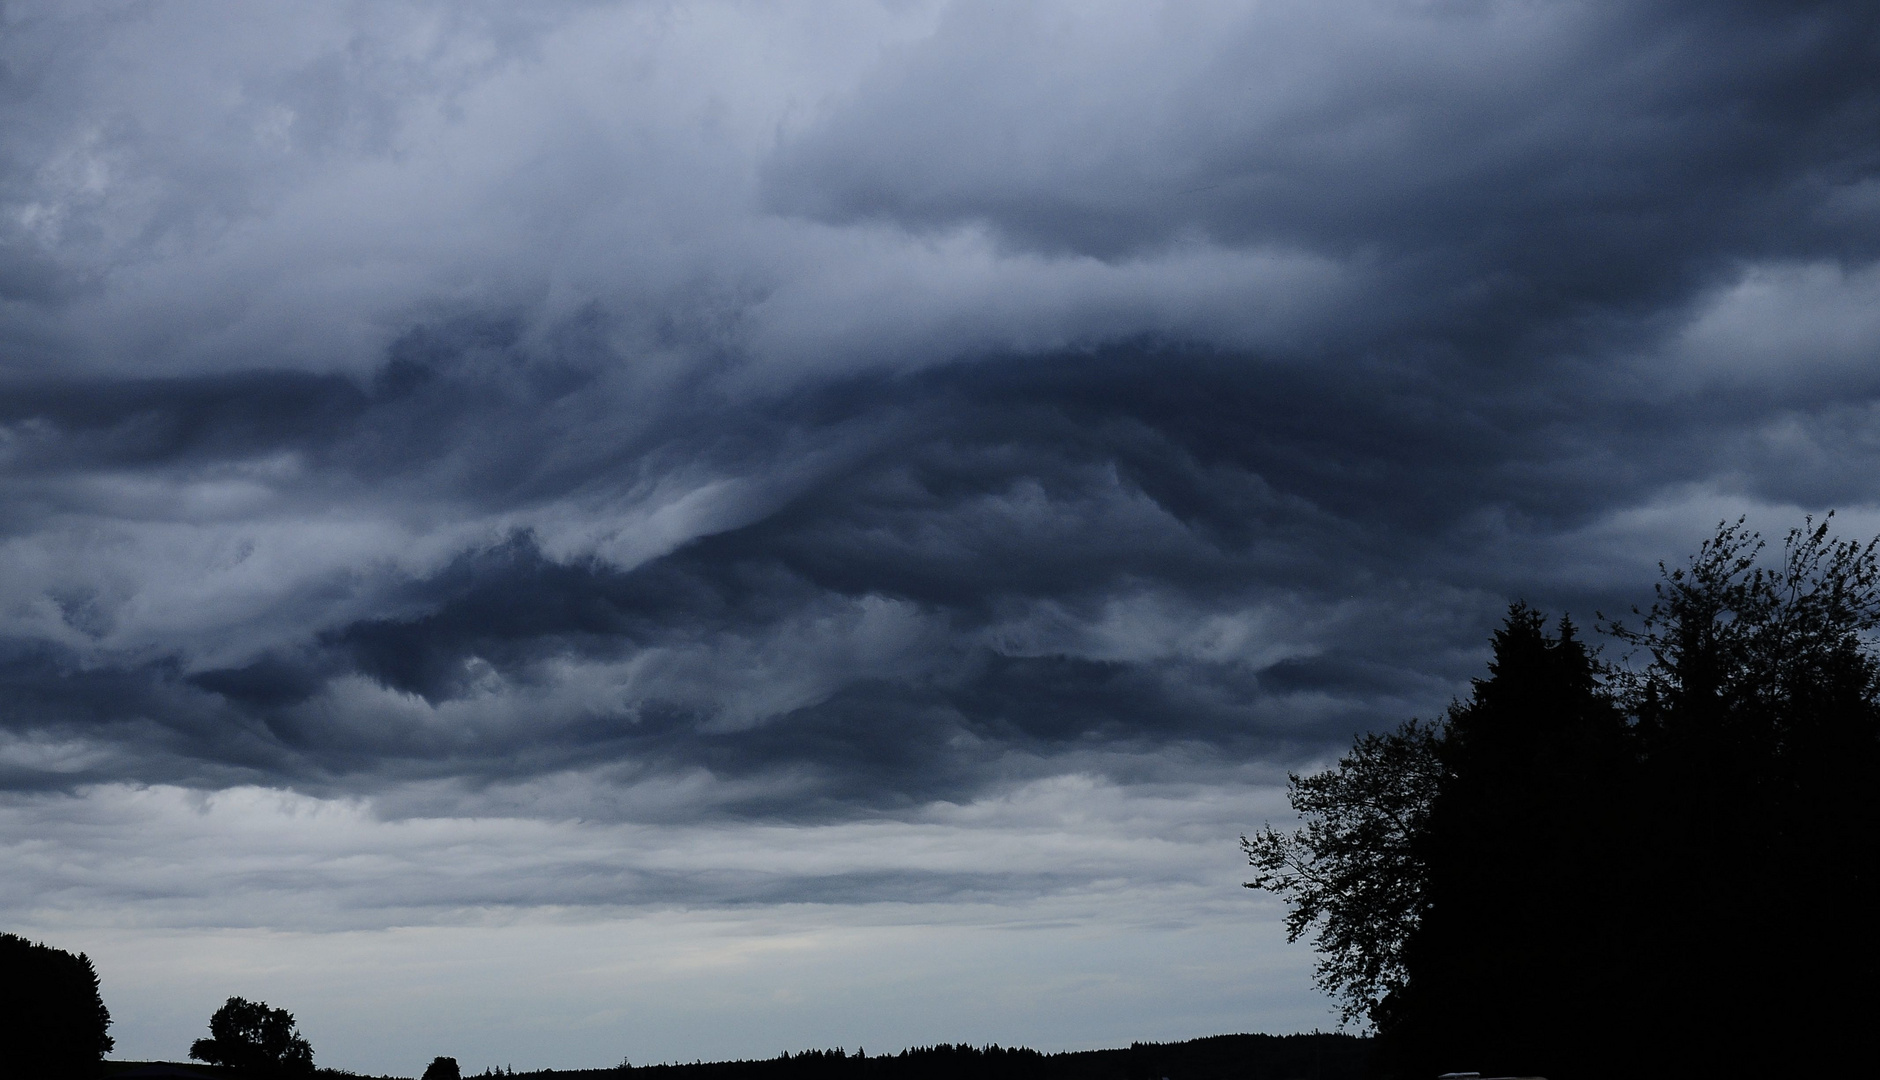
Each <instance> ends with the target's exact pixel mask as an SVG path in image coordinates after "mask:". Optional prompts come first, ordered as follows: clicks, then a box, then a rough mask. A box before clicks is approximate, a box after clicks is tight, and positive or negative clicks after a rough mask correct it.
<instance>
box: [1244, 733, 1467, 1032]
mask: <svg viewBox="0 0 1880 1080" xmlns="http://www.w3.org/2000/svg"><path fill="white" fill-rule="evenodd" d="M1438 738H1439V728H1438V727H1437V726H1435V725H1431V724H1425V723H1420V722H1419V721H1416V720H1412V721H1410V722H1409V723H1406V724H1404V725H1403V726H1401V727H1399V728H1398V729H1397V730H1396V731H1393V732H1391V733H1389V734H1386V735H1364V736H1361V737H1360V738H1359V739H1358V741H1357V745H1355V746H1353V747H1352V749H1351V753H1349V754H1347V755H1345V756H1344V757H1343V758H1341V759H1340V760H1339V762H1338V765H1337V766H1336V767H1335V768H1332V769H1328V770H1326V771H1324V772H1321V773H1315V774H1313V775H1311V776H1300V775H1298V774H1297V773H1293V774H1291V775H1289V776H1288V777H1287V787H1288V792H1287V794H1288V797H1289V798H1290V799H1291V801H1292V807H1293V809H1294V810H1296V811H1298V813H1299V815H1300V816H1301V817H1303V818H1304V819H1305V826H1304V828H1301V829H1299V830H1298V831H1296V832H1293V833H1289V834H1288V833H1280V832H1278V831H1277V830H1275V829H1274V828H1273V826H1271V825H1267V826H1266V827H1264V828H1263V829H1261V831H1260V832H1258V833H1256V834H1254V835H1253V836H1252V837H1246V836H1242V837H1241V838H1240V844H1241V847H1242V848H1243V849H1244V850H1245V851H1246V853H1247V860H1248V862H1249V863H1251V864H1252V865H1253V866H1254V868H1255V870H1256V871H1257V873H1256V874H1255V875H1254V879H1253V880H1252V881H1250V882H1248V883H1247V888H1249V889H1266V890H1269V891H1271V892H1276V893H1279V894H1281V895H1283V896H1285V897H1286V898H1287V899H1288V900H1289V901H1290V903H1291V910H1290V911H1289V912H1288V913H1287V915H1286V940H1288V941H1297V940H1299V938H1300V937H1302V936H1304V935H1305V934H1307V933H1308V932H1310V933H1312V934H1313V936H1314V941H1315V945H1316V948H1317V949H1318V951H1319V953H1320V954H1321V959H1320V960H1319V964H1318V973H1317V974H1318V982H1319V985H1320V986H1321V987H1323V988H1324V989H1325V991H1326V992H1327V993H1329V994H1331V995H1333V996H1334V997H1336V998H1338V999H1339V1001H1340V1007H1341V1010H1342V1017H1343V1019H1344V1020H1345V1021H1347V1022H1349V1021H1352V1020H1357V1019H1360V1018H1364V1019H1371V1018H1373V1014H1374V1013H1375V1012H1376V1010H1377V1008H1378V1007H1379V1005H1380V1003H1381V1002H1382V1001H1383V1000H1384V999H1385V998H1386V997H1387V996H1389V995H1390V994H1392V993H1395V992H1397V991H1399V990H1401V989H1402V988H1403V985H1404V968H1403V946H1404V941H1405V938H1406V937H1407V935H1408V933H1409V931H1410V929H1411V928H1412V927H1414V926H1416V925H1417V923H1418V921H1419V920H1420V918H1421V917H1422V912H1423V906H1424V893H1425V877H1426V875H1425V867H1424V864H1423V861H1422V859H1421V857H1420V855H1419V853H1418V852H1416V851H1415V850H1414V849H1413V846H1412V845H1413V841H1414V840H1415V838H1416V837H1417V836H1419V835H1420V834H1421V833H1422V831H1423V829H1424V823H1425V820H1426V819H1427V817H1428V815H1429V810H1430V802H1431V800H1432V799H1433V798H1434V797H1435V794H1436V786H1437V781H1438V778H1439V776H1440V771H1441V761H1440V758H1439V756H1438V753H1437V747H1438Z"/></svg>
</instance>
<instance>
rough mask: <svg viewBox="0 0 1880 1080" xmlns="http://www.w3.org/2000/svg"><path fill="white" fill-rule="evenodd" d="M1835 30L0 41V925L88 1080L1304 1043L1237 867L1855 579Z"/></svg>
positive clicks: (1854, 295) (873, 26)
mask: <svg viewBox="0 0 1880 1080" xmlns="http://www.w3.org/2000/svg"><path fill="white" fill-rule="evenodd" d="M1876 132H1880V7H1876V6H1875V5H1873V4H1871V3H1859V2H1824V3H1802V2H1790V3H1780V4H1777V3H1760V2H1748V0H1727V2H1717V3H1702V4H1699V3H1667V2H1643V0H1641V2H1635V3H1620V2H1613V3H1590V2H1588V3H1571V2H1563V0H1504V2H1492V0H1416V2H1412V0H1398V2H1385V0H1337V2H1325V0H1320V2H1310V3H1308V2H1305V0H1275V2H1257V3H1216V2H1209V0H1192V2H1180V3H1177V2H1168V3H1152V2H1137V3H1103V2H1091V0H1084V2H1079V3H1069V2H1064V3H1046V2H1019V0H1006V2H990V0H986V2H942V0H881V2H875V3H864V2H856V3H836V2H829V3H815V4H807V3H804V4H792V3H775V4H767V3H754V2H753V3H729V2H727V3H703V2H701V3H689V2H680V0H669V2H641V3H632V2H598V0H596V2H575V0H545V2H541V3H530V4H506V3H495V2H475V0H464V2H446V0H386V2H365V0H359V2H331V3H286V2H279V3H259V2H258V3H244V4H222V3H182V2H170V3H162V2H158V3H146V2H128V0H120V2H95V3H91V2H78V0H63V2H57V3H52V2H44V3H33V2H12V0H9V2H5V3H0V930H6V931H10V932H16V933H23V934H26V935H27V936H30V937H33V938H35V939H41V940H45V941H46V942H47V943H49V944H53V945H57V946H60V947H63V948H67V949H72V950H78V949H83V950H85V951H86V952H88V953H89V954H90V955H91V956H92V957H93V959H94V961H95V963H96V964H97V967H98V970H99V974H100V976H101V979H102V982H103V989H104V995H105V1001H106V1004H107V1005H108V1006H109V1007H110V1008H111V1010H112V1013H113V1016H114V1017H115V1019H116V1025H115V1027H114V1028H113V1034H114V1035H115V1036H116V1037H117V1039H118V1047H117V1051H116V1053H115V1055H114V1056H117V1057H122V1058H172V1059H178V1058H181V1057H182V1056H183V1055H184V1054H185V1053H186V1052H187V1049H188V1045H189V1043H190V1041H191V1040H193V1039H195V1038H197V1037H199V1036H200V1035H202V1034H204V1033H205V1031H206V1024H207V1020H208V1017H209V1014H210V1013H211V1012H212V1011H213V1010H214V1008H215V1007H216V1006H217V1005H218V1004H220V1003H221V1001H223V1000H224V999H225V998H227V997H229V996H231V995H240V996H244V997H248V998H251V999H262V1000H266V1001H268V1002H269V1003H270V1004H273V1005H277V1006H280V1007H284V1008H287V1009H290V1010H291V1011H293V1012H294V1013H295V1014H296V1016H297V1017H298V1018H299V1021H300V1025H301V1028H302V1030H303V1032H305V1033H306V1034H307V1035H308V1037H309V1038H310V1040H311V1041H312V1043H313V1046H314V1049H315V1054H316V1061H317V1062H318V1063H319V1064H321V1065H326V1066H334V1067H340V1068H346V1069H352V1070H355V1071H360V1072H371V1073H382V1072H383V1073H397V1074H404V1075H416V1074H417V1073H418V1072H419V1071H420V1070H421V1069H422V1068H423V1066H424V1064H425V1063H426V1062H428V1061H429V1060H430V1059H431V1058H432V1057H434V1056H437V1055H440V1054H443V1055H450V1056H455V1057H457V1058H458V1060H459V1061H460V1062H461V1063H462V1064H463V1066H464V1067H465V1069H466V1070H467V1071H472V1072H474V1071H481V1070H482V1069H483V1068H485V1067H487V1066H492V1065H513V1066H514V1067H516V1068H518V1069H523V1068H539V1067H548V1066H556V1067H593V1066H603V1065H610V1064H614V1063H617V1062H619V1061H620V1060H622V1059H623V1058H624V1059H626V1060H630V1061H634V1062H641V1063H644V1062H652V1061H662V1060H692V1059H695V1058H704V1059H713V1058H724V1057H734V1056H764V1057H768V1056H771V1055H774V1054H776V1053H778V1052H780V1051H784V1050H790V1051H796V1050H801V1049H805V1048H810V1047H833V1046H842V1047H845V1048H847V1049H848V1050H850V1051H851V1052H852V1051H853V1050H854V1049H855V1048H856V1047H857V1046H864V1047H866V1048H868V1049H869V1051H870V1052H871V1053H875V1052H882V1051H895V1050H899V1049H901V1048H903V1047H906V1046H909V1045H915V1044H930V1043H934V1042H973V1043H986V1042H1000V1043H1003V1044H1008V1045H1009V1044H1024V1045H1030V1046H1033V1047H1037V1048H1039V1049H1042V1050H1059V1049H1076V1048H1089V1047H1099V1046H1119V1045H1127V1044H1128V1043H1130V1042H1131V1041H1134V1040H1171V1039H1181V1038H1190V1037H1195V1036H1201V1035H1208V1034H1217V1033H1223V1032H1229V1031H1270V1032H1289V1031H1302V1030H1311V1029H1313V1028H1315V1027H1316V1028H1325V1029H1329V1028H1331V1027H1332V1026H1333V1024H1334V1022H1335V1019H1336V1013H1335V1010H1334V1008H1333V1007H1332V1004H1331V1002H1329V1001H1328V1000H1327V999H1326V998H1325V997H1324V996H1323V995H1321V994H1320V993H1319V992H1318V991H1317V990H1316V989H1315V988H1314V987H1313V985H1312V981H1311V968H1312V960H1313V957H1312V953H1311V951H1310V949H1309V947H1308V946H1307V945H1306V944H1304V943H1300V944H1296V945H1288V944H1287V943H1286V942H1285V940H1284V931H1283V927H1282V926H1281V923H1280V919H1281V917H1282V915H1283V909H1282V908H1281V907H1280V906H1279V905H1277V904H1276V903H1275V902H1273V901H1272V900H1271V899H1270V898H1266V897H1262V896H1258V895H1255V894H1253V893H1251V892H1249V891H1247V890H1244V889H1242V888H1240V887H1239V886H1240V882H1241V881H1242V880H1244V873H1243V871H1244V867H1243V865H1242V858H1241V855H1240V852H1239V849H1238V845H1237V839H1238V836H1239V835H1240V834H1241V833H1242V832H1245V831H1250V830H1252V829H1254V828H1257V827H1258V826H1259V825H1260V824H1261V823H1262V822H1263V821H1266V820H1275V821H1283V820H1285V818H1286V806H1285V800H1284V791H1283V787H1284V783H1285V777H1286V774H1287V773H1288V771H1289V770H1300V769H1310V768H1314V767H1317V766H1318V765H1321V764H1323V763H1325V762H1327V761H1330V760H1332V759H1335V758H1336V756H1337V755H1338V753H1339V752H1340V750H1341V749H1342V748H1343V747H1344V746H1346V745H1348V744H1349V741H1350V739H1351V737H1352V736H1353V734H1354V733H1357V732H1361V731H1366V730H1375V729H1378V728H1381V727H1385V726H1388V725H1393V724H1395V723H1397V722H1399V721H1401V720H1403V719H1406V718H1409V717H1411V716H1433V715H1435V714H1437V713H1439V712H1440V711H1441V710H1442V709H1443V708H1444V707H1445V706H1446V705H1447V704H1448V703H1449V702H1450V701H1451V700H1452V699H1453V698H1455V697H1457V696H1460V695H1464V694H1466V693H1467V692H1468V687H1469V680H1470V679H1471V678H1473V677H1476V676H1479V675H1481V674H1483V671H1482V664H1483V661H1484V659H1485V657H1486V651H1487V650H1486V645H1487V640H1488V634H1489V632H1490V631H1491V630H1492V628H1493V627H1494V625H1495V624H1496V622H1497V620H1498V619H1499V617H1500V615H1501V614H1502V613H1503V611H1505V609H1506V607H1507V605H1508V604H1509V603H1510V602H1512V601H1514V600H1517V599H1521V600H1526V601H1528V602H1530V603H1532V604H1535V605H1536V606H1539V607H1541V608H1543V609H1545V610H1547V611H1549V612H1556V613H1569V614H1571V615H1572V617H1573V618H1574V619H1576V620H1577V621H1578V622H1580V623H1581V624H1583V625H1587V626H1589V627H1590V626H1591V625H1592V624H1593V623H1594V621H1595V613H1596V612H1604V613H1606V614H1607V615H1623V614H1625V613H1626V612H1628V611H1629V609H1630V606H1631V605H1632V604H1634V603H1645V602H1648V601H1649V599H1650V591H1651V585H1652V582H1653V581H1654V579H1655V577H1656V574H1657V572H1658V571H1657V563H1658V561H1659V560H1661V559H1662V560H1666V561H1669V562H1672V563H1676V562H1679V561H1681V560H1682V559H1684V558H1685V557H1686V556H1687V555H1688V554H1689V553H1690V552H1691V551H1692V550H1694V549H1695V547H1696V545H1697V543H1698V542H1699V541H1700V540H1701V539H1702V538H1703V537H1705V536H1707V535H1709V533H1710V532H1711V531H1712V530H1713V529H1714V528H1715V526H1716V525H1717V523H1718V522H1719V521H1720V520H1734V519H1736V518H1737V517H1738V516H1739V515H1747V516H1748V519H1749V522H1750V524H1751V525H1752V526H1753V527H1756V528H1759V529H1761V530H1763V531H1764V532H1765V533H1766V534H1769V535H1771V536H1775V537H1779V536H1780V535H1781V533H1782V532H1783V531H1784V530H1786V529H1787V528H1789V527H1791V526H1793V525H1796V524H1799V523H1800V521H1801V520H1802V518H1803V516H1804V515H1806V514H1815V515H1820V514H1822V513H1824V512H1826V511H1827V510H1829V509H1835V510H1837V516H1836V518H1835V520H1836V522H1837V526H1838V528H1839V530H1840V531H1841V532H1842V533H1843V534H1845V535H1850V536H1870V535H1873V534H1874V533H1876V532H1880V135H1877V134H1876Z"/></svg>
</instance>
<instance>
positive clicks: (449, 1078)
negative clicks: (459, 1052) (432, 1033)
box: [423, 1057, 463, 1080]
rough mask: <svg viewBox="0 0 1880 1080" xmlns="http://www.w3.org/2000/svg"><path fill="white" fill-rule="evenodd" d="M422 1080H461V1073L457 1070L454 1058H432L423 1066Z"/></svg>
mask: <svg viewBox="0 0 1880 1080" xmlns="http://www.w3.org/2000/svg"><path fill="white" fill-rule="evenodd" d="M423 1080H463V1074H462V1073H461V1072H459V1071H458V1070H457V1059H456V1058H452V1057H440V1058H433V1059H432V1060H431V1063H430V1064H429V1065H427V1066H425V1067H424V1078H423Z"/></svg>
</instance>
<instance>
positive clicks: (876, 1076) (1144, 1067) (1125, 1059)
mask: <svg viewBox="0 0 1880 1080" xmlns="http://www.w3.org/2000/svg"><path fill="white" fill-rule="evenodd" d="M1369 1046H1370V1040H1368V1039H1364V1038H1360V1037H1358V1036H1355V1035H1347V1034H1340V1033H1329V1032H1313V1033H1310V1034H1302V1035H1213V1036H1209V1037H1206V1038H1200V1039H1190V1040H1188V1041H1186V1042H1172V1043H1145V1042H1138V1043H1132V1044H1130V1046H1129V1047H1128V1048H1127V1049H1116V1050H1068V1051H1063V1052H1060V1053H1055V1054H1045V1053H1041V1052H1039V1051H1037V1050H1032V1049H1029V1048H1027V1047H1022V1046H1018V1047H1006V1046H998V1045H996V1044H995V1045H991V1046H968V1045H964V1044H959V1045H955V1044H948V1043H940V1044H938V1045H934V1046H916V1047H911V1048H909V1049H906V1050H902V1051H901V1052H899V1053H897V1054H881V1055H876V1056H872V1057H871V1056H867V1055H866V1054H865V1053H863V1052H860V1051H858V1052H857V1053H854V1054H850V1053H847V1052H846V1051H844V1050H842V1049H835V1050H806V1051H804V1052H802V1053H799V1054H789V1053H785V1054H782V1055H780V1056H778V1057H774V1058H769V1059H765V1060H754V1061H702V1062H693V1063H692V1064H689V1065H687V1064H680V1063H666V1064H653V1065H632V1064H622V1065H619V1066H616V1067H614V1068H611V1069H578V1070H554V1069H545V1070H540V1071H537V1072H528V1073H523V1072H507V1071H505V1072H500V1073H499V1072H495V1071H493V1070H492V1071H488V1072H484V1073H481V1074H478V1075H480V1076H484V1077H493V1076H503V1077H509V1076H527V1077H536V1078H540V1080H558V1078H563V1077H566V1078H569V1080H576V1078H580V1080H606V1078H614V1077H625V1076H629V1075H631V1076H633V1077H635V1078H636V1080H823V1078H829V1080H1164V1078H1166V1080H1358V1078H1360V1077H1362V1076H1364V1075H1365V1070H1366V1067H1367V1059H1368V1054H1369Z"/></svg>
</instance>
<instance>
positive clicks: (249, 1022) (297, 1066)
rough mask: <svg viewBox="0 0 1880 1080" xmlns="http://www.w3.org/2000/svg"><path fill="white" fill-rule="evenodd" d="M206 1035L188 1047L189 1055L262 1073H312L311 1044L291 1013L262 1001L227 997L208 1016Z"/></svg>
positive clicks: (217, 1063)
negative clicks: (296, 1026) (207, 1036)
mask: <svg viewBox="0 0 1880 1080" xmlns="http://www.w3.org/2000/svg"><path fill="white" fill-rule="evenodd" d="M209 1034H210V1036H211V1037H210V1038H207V1039H197V1040H196V1042H195V1044H194V1045H192V1046H191V1047H190V1048H189V1056H190V1057H193V1058H195V1059H196V1060H198V1061H206V1062H208V1063H209V1064H211V1065H229V1066H233V1067H235V1068H237V1069H242V1070H244V1071H247V1072H252V1073H256V1074H259V1075H264V1076H307V1075H311V1074H312V1073H313V1047H311V1046H309V1045H308V1044H307V1040H305V1039H303V1038H301V1037H300V1033H299V1032H297V1031H295V1030H294V1014H293V1013H290V1012H288V1011H287V1010H286V1009H270V1008H268V1004H267V1002H265V1001H247V1000H245V999H243V998H238V997H232V998H229V999H228V1003H227V1004H225V1005H223V1006H222V1007H221V1008H219V1009H217V1010H216V1011H215V1015H214V1016H211V1017H210V1018H209Z"/></svg>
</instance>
